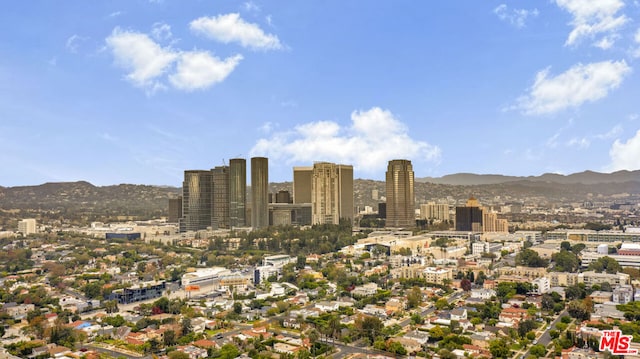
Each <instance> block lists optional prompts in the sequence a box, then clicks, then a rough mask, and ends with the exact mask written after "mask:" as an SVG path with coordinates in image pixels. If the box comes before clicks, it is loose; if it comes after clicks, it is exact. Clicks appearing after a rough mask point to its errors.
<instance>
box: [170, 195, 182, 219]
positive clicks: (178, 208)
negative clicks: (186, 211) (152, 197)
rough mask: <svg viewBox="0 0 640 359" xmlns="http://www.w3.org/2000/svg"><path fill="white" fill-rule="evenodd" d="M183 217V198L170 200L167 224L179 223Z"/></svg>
mask: <svg viewBox="0 0 640 359" xmlns="http://www.w3.org/2000/svg"><path fill="white" fill-rule="evenodd" d="M180 217H182V197H178V198H169V216H168V218H167V222H169V223H178V221H180Z"/></svg>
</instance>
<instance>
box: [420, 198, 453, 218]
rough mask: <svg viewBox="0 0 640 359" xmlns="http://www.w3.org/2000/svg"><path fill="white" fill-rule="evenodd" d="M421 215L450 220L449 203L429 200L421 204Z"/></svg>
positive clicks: (422, 216)
mask: <svg viewBox="0 0 640 359" xmlns="http://www.w3.org/2000/svg"><path fill="white" fill-rule="evenodd" d="M420 217H421V218H423V219H427V220H428V219H435V220H439V221H448V220H449V205H448V204H446V203H434V202H429V203H426V204H421V205H420Z"/></svg>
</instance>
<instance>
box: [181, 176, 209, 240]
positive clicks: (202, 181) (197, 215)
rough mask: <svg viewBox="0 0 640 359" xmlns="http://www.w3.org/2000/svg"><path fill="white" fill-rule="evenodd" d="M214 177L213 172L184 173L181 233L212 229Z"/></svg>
mask: <svg viewBox="0 0 640 359" xmlns="http://www.w3.org/2000/svg"><path fill="white" fill-rule="evenodd" d="M212 200H213V176H212V174H211V171H200V170H188V171H184V182H182V218H181V219H180V232H186V231H198V230H201V229H207V227H211V220H212V215H213V213H212V207H213V206H212Z"/></svg>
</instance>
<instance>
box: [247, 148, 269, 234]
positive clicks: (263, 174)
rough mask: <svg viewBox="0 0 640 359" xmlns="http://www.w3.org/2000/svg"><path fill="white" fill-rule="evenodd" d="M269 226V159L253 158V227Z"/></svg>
mask: <svg viewBox="0 0 640 359" xmlns="http://www.w3.org/2000/svg"><path fill="white" fill-rule="evenodd" d="M268 226H269V159H267V158H266V157H252V158H251V227H252V228H253V229H259V228H265V227H268Z"/></svg>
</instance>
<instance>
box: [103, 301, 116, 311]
mask: <svg viewBox="0 0 640 359" xmlns="http://www.w3.org/2000/svg"><path fill="white" fill-rule="evenodd" d="M104 310H105V311H106V312H107V313H109V314H111V313H117V312H118V301H116V300H107V301H106V302H104Z"/></svg>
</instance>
